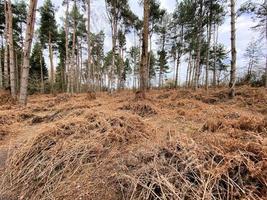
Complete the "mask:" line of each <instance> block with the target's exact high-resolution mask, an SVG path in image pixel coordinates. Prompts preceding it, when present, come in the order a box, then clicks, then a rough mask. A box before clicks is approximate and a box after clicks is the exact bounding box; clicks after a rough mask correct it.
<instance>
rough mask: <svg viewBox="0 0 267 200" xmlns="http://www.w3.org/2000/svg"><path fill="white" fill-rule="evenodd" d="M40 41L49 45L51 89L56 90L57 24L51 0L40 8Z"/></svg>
mask: <svg viewBox="0 0 267 200" xmlns="http://www.w3.org/2000/svg"><path fill="white" fill-rule="evenodd" d="M40 14H41V20H40V41H41V44H42V46H43V47H45V45H48V50H49V60H50V70H51V79H50V80H51V89H52V93H53V92H54V83H55V72H54V58H53V55H54V51H53V49H54V45H55V43H56V41H57V24H56V19H55V8H54V5H53V4H52V2H51V0H46V1H45V2H44V5H43V6H42V7H41V9H40Z"/></svg>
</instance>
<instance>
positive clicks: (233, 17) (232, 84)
mask: <svg viewBox="0 0 267 200" xmlns="http://www.w3.org/2000/svg"><path fill="white" fill-rule="evenodd" d="M235 23H236V10H235V0H231V56H232V58H231V72H230V82H229V87H230V93H229V96H230V97H231V98H233V97H234V96H235V84H236V27H235Z"/></svg>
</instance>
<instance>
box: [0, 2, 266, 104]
mask: <svg viewBox="0 0 267 200" xmlns="http://www.w3.org/2000/svg"><path fill="white" fill-rule="evenodd" d="M36 3H37V1H36V0H32V1H30V5H27V4H26V3H25V1H23V0H19V1H15V2H14V3H12V2H11V1H10V0H0V40H1V46H0V61H1V62H0V88H6V89H10V91H11V94H12V96H13V98H17V96H19V99H24V100H21V102H22V101H24V103H25V102H26V98H27V92H28V93H36V92H40V93H45V92H46V93H57V92H68V93H77V92H84V91H88V92H95V91H108V92H109V93H112V92H113V91H114V90H122V89H124V88H133V89H135V90H140V91H141V93H142V97H145V91H146V90H149V89H150V88H151V87H159V88H161V87H165V86H167V85H168V86H169V87H174V88H177V87H180V86H184V87H188V88H193V89H195V90H196V89H198V88H199V87H204V88H205V89H206V90H208V88H210V87H216V86H218V85H221V84H226V83H229V88H230V91H229V94H230V96H232V97H233V96H234V88H235V85H236V84H238V83H239V82H240V81H243V82H245V83H247V84H250V83H255V82H256V83H257V84H256V85H258V86H261V85H265V86H266V87H267V60H266V65H265V66H264V67H260V66H259V64H260V63H259V62H258V61H259V60H260V57H262V56H263V53H262V51H261V45H259V42H258V41H253V42H251V43H250V44H249V46H248V48H247V50H246V53H245V55H244V56H245V57H246V59H247V66H246V73H245V75H244V76H243V77H242V79H237V75H236V73H237V68H239V66H236V56H237V51H236V18H237V17H238V16H239V15H241V14H244V13H247V14H250V16H251V17H252V18H253V19H255V20H256V21H257V22H258V25H257V26H256V27H254V28H255V29H257V30H259V32H260V33H261V36H262V37H263V38H265V39H266V40H267V14H266V13H267V12H266V10H267V8H266V0H265V1H264V2H262V3H254V2H253V1H247V2H246V3H245V4H243V5H242V6H241V8H240V9H239V10H237V9H236V5H235V0H229V1H225V0H182V1H178V2H177V3H176V7H175V9H174V12H173V13H168V12H167V10H164V9H162V8H161V6H160V1H158V0H144V1H142V2H141V4H143V8H144V18H143V19H142V20H141V19H139V18H138V16H136V15H135V14H134V12H133V11H132V10H131V8H130V5H129V2H128V0H105V7H106V13H107V16H108V22H109V25H110V33H111V43H112V48H111V49H110V51H108V52H106V53H105V42H104V41H105V33H104V31H100V32H98V33H93V32H91V26H92V25H91V17H92V14H91V1H90V0H64V1H63V3H62V6H63V7H64V9H65V15H64V16H63V18H62V19H63V26H60V25H59V22H57V21H56V18H55V13H56V8H55V6H54V5H53V2H52V1H51V0H45V1H44V3H43V5H42V6H41V7H40V8H39V9H38V10H37V12H39V14H40V19H38V29H36V30H34V24H35V11H36V5H35V4H36ZM229 4H230V8H231V9H230V13H227V11H226V10H227V8H226V7H227V5H229ZM31 9H32V10H31ZM31 11H32V12H33V13H31ZM228 14H230V16H231V51H230V52H228V51H227V50H226V47H225V46H224V45H223V44H220V43H219V42H218V35H219V27H220V26H221V25H222V24H223V23H224V21H225V19H226V16H227V15H228ZM27 31H28V32H27ZM129 34H131V35H133V37H134V41H133V44H132V46H131V47H130V48H127V35H129ZM33 36H34V42H33V48H32V49H31V40H32V37H33ZM153 38H156V40H155V41H154V40H153ZM265 46H266V44H265ZM154 49H157V51H155V50H154ZM28 52H29V53H30V55H28V54H27V53H28ZM46 53H48V58H47V59H45V56H44V55H46ZM230 53H231V54H230ZM55 55H57V56H56V57H55ZM28 57H29V59H28V60H27V58H28ZM55 58H56V59H55ZM266 59H267V58H266ZM55 60H57V61H58V62H57V63H55ZM230 61H231V62H230ZM27 63H29V66H27ZM182 63H187V64H186V66H183V67H186V69H183V70H186V77H183V80H184V79H185V82H182V77H181V74H179V72H180V71H181V67H182V65H181V64H182ZM48 69H49V70H48ZM27 70H28V72H27ZM25 84H26V85H25ZM25 95H26V97H22V96H25Z"/></svg>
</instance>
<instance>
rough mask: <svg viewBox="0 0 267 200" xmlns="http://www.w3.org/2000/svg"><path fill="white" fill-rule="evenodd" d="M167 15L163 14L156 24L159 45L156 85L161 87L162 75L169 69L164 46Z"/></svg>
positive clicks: (165, 42)
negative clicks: (157, 81)
mask: <svg viewBox="0 0 267 200" xmlns="http://www.w3.org/2000/svg"><path fill="white" fill-rule="evenodd" d="M169 20H170V18H169V15H167V14H165V15H164V16H163V17H162V19H161V21H160V23H159V24H158V26H157V29H156V32H157V34H158V36H159V39H158V41H157V43H158V45H159V49H160V50H159V51H158V56H159V59H158V66H159V68H158V71H159V84H158V86H159V87H161V86H162V83H163V75H164V74H165V73H166V72H167V70H168V69H169V67H168V65H167V63H168V62H167V51H166V46H167V43H168V37H167V36H168V31H169V27H168V26H169Z"/></svg>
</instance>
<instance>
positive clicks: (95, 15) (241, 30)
mask: <svg viewBox="0 0 267 200" xmlns="http://www.w3.org/2000/svg"><path fill="white" fill-rule="evenodd" d="M91 1H92V16H91V20H92V25H91V29H92V31H93V32H98V31H100V30H104V32H105V34H106V40H105V50H106V51H108V50H110V49H111V33H110V25H109V23H108V20H107V17H106V11H105V1H104V0H91ZM245 1H246V0H237V8H239V7H240V5H241V4H242V3H244V2H245ZM255 1H258V2H261V1H262V0H255ZM52 2H53V3H54V4H55V6H56V8H57V13H56V17H57V21H58V23H62V22H61V20H60V18H61V17H62V16H64V12H65V11H64V9H65V8H63V7H62V6H61V3H62V1H58V0H57V1H55V0H52ZM138 2H139V0H129V3H130V7H131V9H132V10H133V12H134V13H135V14H137V15H138V16H139V17H140V18H142V15H143V13H142V11H143V9H142V7H141V5H140V4H139V3H138ZM160 2H161V7H162V8H165V9H166V10H167V11H168V12H172V11H173V10H174V8H175V5H176V0H160ZM42 3H43V0H40V1H39V6H40V5H42ZM228 4H229V3H228ZM227 9H228V10H229V6H227ZM229 20H230V19H229V13H228V14H227V17H226V20H225V22H224V24H223V25H222V26H221V27H220V28H219V42H220V43H223V44H224V45H225V46H226V48H227V49H228V50H230V21H229ZM253 25H255V22H253V21H252V20H251V18H250V16H246V15H244V16H241V17H239V18H238V19H237V23H236V28H237V34H236V36H237V53H238V54H237V58H238V59H237V66H238V68H239V69H241V68H242V67H243V66H244V65H245V58H244V52H245V49H246V47H247V45H248V43H249V42H250V41H251V40H252V39H257V37H258V33H257V32H255V31H254V30H251V27H252V26H253ZM131 45H133V36H132V35H131V34H130V35H128V36H127V46H128V47H130V46H131ZM155 48H156V46H155V45H154V49H155ZM186 67H187V64H186V63H185V62H183V63H182V66H181V76H182V77H185V69H186Z"/></svg>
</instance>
